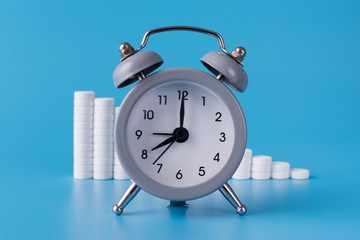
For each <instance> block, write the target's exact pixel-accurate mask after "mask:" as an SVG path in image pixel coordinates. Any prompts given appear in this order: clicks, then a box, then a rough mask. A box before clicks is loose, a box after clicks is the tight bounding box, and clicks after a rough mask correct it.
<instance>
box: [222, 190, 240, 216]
mask: <svg viewBox="0 0 360 240" xmlns="http://www.w3.org/2000/svg"><path fill="white" fill-rule="evenodd" d="M219 191H220V192H221V193H222V195H224V197H225V198H226V199H227V200H228V201H229V202H230V203H231V205H233V206H234V208H235V209H236V212H237V213H238V214H240V215H244V214H245V213H246V207H245V205H243V204H242V203H241V202H240V200H239V198H238V197H237V196H236V194H235V192H234V190H233V189H232V188H231V187H230V185H229V184H228V183H225V184H224V185H223V186H222V187H221V188H219Z"/></svg>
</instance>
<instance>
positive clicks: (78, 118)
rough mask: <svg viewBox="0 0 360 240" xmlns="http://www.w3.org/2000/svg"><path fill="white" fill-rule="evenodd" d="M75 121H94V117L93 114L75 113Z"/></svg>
mask: <svg viewBox="0 0 360 240" xmlns="http://www.w3.org/2000/svg"><path fill="white" fill-rule="evenodd" d="M74 121H76V122H93V121H94V117H93V115H81V114H74Z"/></svg>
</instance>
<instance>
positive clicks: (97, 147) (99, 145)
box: [94, 143, 114, 151]
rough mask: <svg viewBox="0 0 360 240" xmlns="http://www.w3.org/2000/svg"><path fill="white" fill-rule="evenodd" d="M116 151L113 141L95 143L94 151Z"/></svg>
mask: <svg viewBox="0 0 360 240" xmlns="http://www.w3.org/2000/svg"><path fill="white" fill-rule="evenodd" d="M108 150H111V151H114V145H113V144H112V143H107V144H102V143H96V144H94V151H108Z"/></svg>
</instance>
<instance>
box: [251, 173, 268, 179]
mask: <svg viewBox="0 0 360 240" xmlns="http://www.w3.org/2000/svg"><path fill="white" fill-rule="evenodd" d="M251 178H252V179H256V180H266V179H269V178H270V172H266V173H262V172H260V173H257V172H251Z"/></svg>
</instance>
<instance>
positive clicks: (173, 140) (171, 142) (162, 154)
mask: <svg viewBox="0 0 360 240" xmlns="http://www.w3.org/2000/svg"><path fill="white" fill-rule="evenodd" d="M174 142H175V138H174V139H173V140H172V142H171V143H170V145H169V146H167V148H166V149H165V150H164V151H163V152H162V153H161V154H160V156H159V157H158V158H157V159H156V160H155V161H154V162H153V165H154V164H155V163H156V162H157V161H158V160H159V159H160V158H161V157H162V155H164V153H165V152H166V151H167V150H168V149H169V148H170V147H171V146H172V145H173V144H174Z"/></svg>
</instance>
